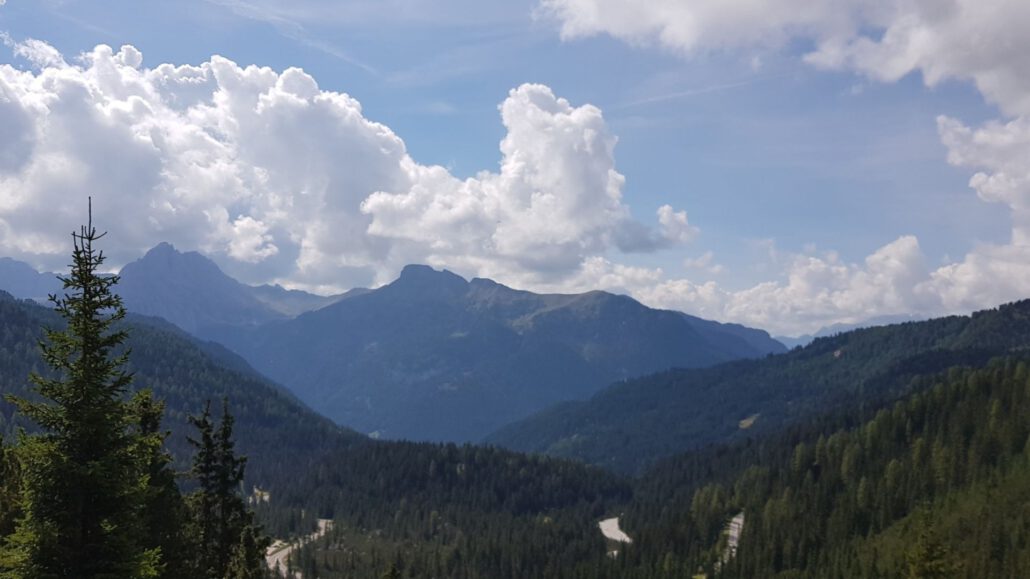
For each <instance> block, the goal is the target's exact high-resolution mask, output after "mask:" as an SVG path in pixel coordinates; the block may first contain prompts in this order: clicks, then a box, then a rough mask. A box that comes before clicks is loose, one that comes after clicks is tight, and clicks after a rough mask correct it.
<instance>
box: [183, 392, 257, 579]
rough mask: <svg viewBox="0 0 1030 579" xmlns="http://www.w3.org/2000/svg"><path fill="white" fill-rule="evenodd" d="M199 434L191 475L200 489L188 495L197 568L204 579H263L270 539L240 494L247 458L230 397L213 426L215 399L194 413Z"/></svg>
mask: <svg viewBox="0 0 1030 579" xmlns="http://www.w3.org/2000/svg"><path fill="white" fill-rule="evenodd" d="M190 422H191V423H192V424H193V425H194V426H195V427H196V428H197V431H198V436H197V437H196V438H190V439H189V442H190V443H191V444H192V445H193V446H194V447H195V448H196V449H197V452H196V454H195V455H194V459H193V469H192V474H193V476H194V478H195V479H196V481H197V484H198V486H199V489H198V490H197V491H195V492H194V493H193V494H192V495H191V496H190V497H189V505H190V510H191V517H192V525H193V528H194V536H195V537H196V540H197V545H196V546H195V549H194V552H195V554H196V555H195V563H194V565H195V568H196V569H197V571H198V572H199V573H200V574H201V575H202V576H204V577H212V578H219V579H254V578H257V577H265V576H266V575H267V572H268V570H267V567H266V565H265V551H266V550H267V549H268V546H269V544H270V543H271V541H270V540H269V539H268V537H266V536H265V535H264V534H263V533H262V532H261V529H260V528H259V527H258V526H257V525H256V524H255V523H254V514H253V512H251V511H250V510H249V509H248V508H247V505H246V503H245V502H244V500H243V497H242V496H240V489H241V487H242V484H243V477H244V473H245V470H246V464H247V460H246V457H240V456H237V455H236V448H235V446H236V445H235V442H234V441H233V438H232V432H233V423H234V421H233V417H232V415H231V414H230V413H229V407H228V400H224V399H223V401H222V418H221V421H220V423H219V425H218V428H217V429H216V428H215V425H214V423H213V421H212V420H211V403H210V402H208V404H207V405H206V406H205V407H204V411H203V412H202V413H201V414H200V416H191V417H190Z"/></svg>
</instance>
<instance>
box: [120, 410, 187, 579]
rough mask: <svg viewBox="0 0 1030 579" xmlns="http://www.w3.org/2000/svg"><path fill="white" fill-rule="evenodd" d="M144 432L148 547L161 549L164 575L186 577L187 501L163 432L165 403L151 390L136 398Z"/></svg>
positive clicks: (142, 456) (144, 506)
mask: <svg viewBox="0 0 1030 579" xmlns="http://www.w3.org/2000/svg"><path fill="white" fill-rule="evenodd" d="M133 406H134V412H135V415H136V417H137V420H138V424H137V428H138V431H139V434H140V437H139V440H138V445H139V446H138V447H137V452H138V459H139V461H140V463H141V464H142V466H143V469H144V470H143V472H144V475H145V476H146V483H147V486H146V489H145V492H144V496H143V504H142V513H141V519H140V520H141V524H142V526H143V535H142V540H143V544H144V546H146V547H147V548H150V549H160V554H161V561H162V565H161V568H160V570H159V571H160V577H162V578H166V579H186V578H187V577H188V576H189V572H188V571H187V567H186V560H187V559H188V554H187V552H188V547H187V540H186V537H185V524H186V515H187V513H186V504H185V502H184V501H183V499H182V495H181V494H180V492H179V487H178V485H177V484H176V481H175V472H173V471H172V469H171V463H172V456H171V454H169V453H168V451H167V450H165V448H164V442H165V440H166V439H167V438H168V435H169V433H168V432H162V431H161V418H162V416H163V415H164V408H165V405H164V402H161V401H158V400H155V399H154V397H153V394H152V393H151V392H150V391H149V390H143V391H141V392H139V393H137V394H136V396H135V397H134V398H133Z"/></svg>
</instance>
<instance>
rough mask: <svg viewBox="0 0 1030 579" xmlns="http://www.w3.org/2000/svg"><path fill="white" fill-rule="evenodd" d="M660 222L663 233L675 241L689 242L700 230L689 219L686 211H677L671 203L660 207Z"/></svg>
mask: <svg viewBox="0 0 1030 579" xmlns="http://www.w3.org/2000/svg"><path fill="white" fill-rule="evenodd" d="M658 224H659V225H661V229H662V235H663V236H664V237H665V238H666V239H668V240H669V241H672V242H674V243H689V242H691V241H693V240H694V238H695V237H697V234H698V233H699V232H700V230H699V229H698V228H697V227H694V226H693V225H691V224H690V223H689V222H688V221H687V212H686V211H676V210H674V209H673V208H672V206H671V205H662V206H661V207H659V208H658Z"/></svg>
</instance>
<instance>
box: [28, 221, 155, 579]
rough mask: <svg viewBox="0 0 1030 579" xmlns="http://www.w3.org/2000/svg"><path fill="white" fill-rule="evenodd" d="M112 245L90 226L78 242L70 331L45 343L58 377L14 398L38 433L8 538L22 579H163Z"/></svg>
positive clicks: (67, 310)
mask: <svg viewBox="0 0 1030 579" xmlns="http://www.w3.org/2000/svg"><path fill="white" fill-rule="evenodd" d="M101 237H103V234H98V233H97V231H96V229H95V228H94V227H93V224H92V211H91V215H90V219H89V222H88V224H87V225H86V226H83V227H82V228H81V229H80V231H79V232H78V233H73V234H72V240H73V246H74V250H73V253H72V264H71V273H70V274H69V275H68V277H62V278H61V281H62V282H63V283H64V290H63V295H62V296H61V297H58V296H56V295H52V296H50V300H51V302H53V304H54V307H55V309H56V310H57V312H58V313H59V314H60V315H61V316H62V317H63V318H64V320H65V322H66V324H67V325H66V327H65V328H63V329H52V328H51V329H47V330H46V332H45V336H46V339H45V340H44V341H43V342H41V343H40V348H41V350H42V356H43V360H44V361H45V362H46V364H47V365H48V366H50V368H51V369H52V370H53V372H52V373H50V374H48V375H46V376H44V375H40V374H33V375H32V376H31V377H30V378H31V381H32V383H33V384H34V386H35V391H36V393H37V394H38V396H39V400H27V399H12V402H14V403H15V404H16V405H17V407H18V410H19V411H20V412H21V413H22V414H24V415H25V416H27V417H28V418H30V419H31V420H33V421H34V422H35V423H36V424H37V425H38V426H39V429H40V432H39V433H37V434H32V435H28V434H24V433H23V434H22V435H21V440H20V445H19V446H18V448H17V451H16V452H17V456H18V461H19V464H20V467H21V471H22V473H21V474H22V485H21V487H22V488H21V508H22V512H23V514H22V517H21V518H20V519H19V521H18V524H17V530H16V531H15V533H14V534H13V535H11V537H10V539H9V545H8V546H9V552H13V553H14V554H15V555H16V556H15V557H14V559H15V561H13V566H14V568H13V570H12V573H13V575H14V576H16V577H20V578H23V579H36V578H46V579H57V578H60V579H65V578H67V579H93V578H96V579H101V578H102V579H115V578H118V579H121V578H143V577H155V576H156V574H157V567H158V562H159V561H158V558H159V551H158V550H157V549H148V548H147V547H146V546H145V545H144V544H143V543H142V541H141V528H140V517H139V514H140V510H141V508H142V503H143V497H144V494H145V489H146V485H147V483H146V477H145V476H144V474H143V473H142V472H141V470H142V469H141V465H140V461H139V460H138V450H139V448H140V445H141V434H140V433H139V431H138V429H136V428H135V422H136V418H135V416H134V413H133V407H132V404H131V402H129V401H128V400H126V391H127V389H128V387H129V385H130V383H131V381H132V376H131V375H130V374H129V373H128V372H126V371H125V370H124V366H125V363H126V362H127V359H128V358H127V356H128V354H127V353H126V352H123V353H121V354H118V353H117V350H118V349H119V348H120V346H121V345H122V343H123V342H124V340H125V338H126V334H125V331H124V330H118V329H115V328H114V325H115V324H117V323H118V322H119V321H120V320H122V318H124V316H125V308H124V307H123V306H122V301H121V299H120V298H119V297H118V295H116V294H115V293H113V291H112V286H114V285H115V284H116V283H118V277H117V276H109V275H105V274H102V273H101V272H100V268H101V266H102V265H103V263H104V255H103V252H101V251H98V250H97V249H95V248H94V242H96V241H97V240H99V239H100V238H101Z"/></svg>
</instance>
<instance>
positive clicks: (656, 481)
mask: <svg viewBox="0 0 1030 579" xmlns="http://www.w3.org/2000/svg"><path fill="white" fill-rule="evenodd" d="M99 238H100V236H99V235H97V233H96V231H95V230H94V229H93V228H92V226H91V225H88V226H86V227H84V228H83V229H82V230H81V231H80V232H79V233H77V234H76V235H75V237H74V241H75V244H74V251H73V255H72V258H73V259H72V261H73V264H72V269H71V273H70V274H69V275H68V277H67V278H66V279H65V280H64V283H65V288H64V292H62V294H61V295H60V296H54V299H53V306H54V308H53V310H52V311H51V310H48V309H46V308H43V307H41V306H38V305H35V304H31V303H28V302H19V301H17V300H14V299H12V298H10V297H2V296H0V324H2V325H0V361H2V363H3V369H4V370H3V372H2V373H0V380H2V388H3V391H4V392H5V393H6V395H7V398H6V402H5V404H4V406H3V413H2V414H0V418H2V420H3V445H2V447H0V451H2V455H0V458H2V460H0V474H2V479H0V535H2V536H3V543H2V549H0V572H2V573H3V576H5V577H11V578H36V577H39V578H43V577H61V578H63V577H68V578H72V577H75V578H85V577H98V578H99V577H166V578H187V579H188V578H211V577H215V578H226V579H230V578H231V579H236V578H255V577H273V576H276V575H285V576H294V574H296V573H300V575H301V576H303V577H324V578H345V577H354V578H366V577H369V578H377V577H438V578H445V577H446V578H452V577H453V578H480V577H481V578H494V577H570V578H576V577H582V578H588V577H612V578H615V577H629V578H634V577H639V578H650V577H693V576H707V577H812V578H821V577H877V578H893V577H897V578H915V577H968V578H976V577H1012V578H1016V577H1023V576H1025V572H1026V570H1027V569H1030V490H1028V489H1030V421H1028V417H1030V358H1027V357H1026V351H1027V346H1028V345H1030V344H1028V342H1027V339H1026V337H1027V336H1028V335H1030V332H1028V331H1027V330H1028V326H1027V324H1028V320H1030V315H1027V312H1028V311H1030V304H1027V303H1019V304H1011V305H1008V306H1004V307H1002V308H999V309H997V310H993V311H989V312H983V313H980V314H978V315H976V316H974V317H973V318H951V319H947V320H943V321H935V322H927V323H924V324H906V325H904V326H900V327H896V328H892V329H889V330H869V331H860V332H857V333H853V334H848V335H844V336H840V337H835V338H826V339H822V340H817V341H816V343H814V344H812V345H811V346H808V347H807V348H804V349H801V350H795V351H794V352H791V353H788V354H783V355H779V356H771V357H769V358H766V359H764V360H759V361H744V362H730V363H728V364H726V365H723V366H720V367H717V368H714V369H711V370H705V369H701V370H693V371H683V376H682V377H678V376H677V375H676V374H669V373H664V374H658V375H655V376H654V377H653V378H650V379H641V380H640V381H639V383H640V384H641V387H640V388H639V389H638V391H639V393H640V395H641V396H652V395H653V388H654V387H653V386H651V385H650V383H649V382H648V380H651V381H653V382H654V383H655V384H657V385H659V387H661V388H665V389H676V388H686V389H691V388H697V384H698V382H699V381H701V380H704V378H705V377H711V376H715V377H718V382H717V383H718V384H719V385H720V386H721V387H722V388H724V389H725V390H724V391H723V392H722V393H721V394H720V396H721V398H722V399H723V407H726V406H728V407H730V408H736V407H737V406H738V404H737V403H735V402H733V400H734V399H741V398H740V397H749V398H751V402H752V403H754V397H753V396H752V395H751V394H752V391H751V390H749V389H748V388H741V389H740V390H739V391H734V389H733V385H734V380H733V376H740V375H743V376H746V377H747V378H748V383H749V384H751V383H754V381H756V380H761V379H762V378H763V377H765V378H766V382H767V383H769V384H774V385H775V384H778V383H780V382H784V383H786V382H790V381H791V380H794V381H795V383H797V384H799V385H800V387H797V388H795V389H793V390H790V389H784V388H781V387H779V386H776V388H777V389H778V391H779V392H780V396H781V397H782V396H784V395H785V392H793V395H794V396H796V399H795V400H796V403H795V402H789V401H788V407H789V408H791V410H790V411H789V412H782V411H780V414H778V415H777V414H776V412H777V409H778V408H781V407H782V403H783V400H782V399H777V400H776V401H775V404H770V405H769V406H768V407H767V408H769V410H768V414H769V415H772V416H777V419H776V421H775V422H774V423H773V424H769V425H764V427H763V428H756V429H754V430H751V429H750V426H751V423H753V422H754V420H751V421H750V423H749V424H748V425H747V426H748V428H745V427H744V426H743V425H741V426H740V427H739V430H738V431H736V432H733V433H732V435H729V436H723V437H721V438H720V437H715V436H713V437H709V438H703V439H698V440H695V441H694V443H692V444H690V445H685V444H682V443H678V442H677V440H678V437H681V436H682V434H681V432H679V431H676V430H675V429H674V430H672V431H670V432H669V433H668V434H669V438H663V437H662V436H661V433H655V434H654V436H653V440H652V441H651V442H652V444H653V445H654V448H657V449H663V451H662V452H663V453H664V455H665V458H662V459H660V460H651V461H649V462H647V463H646V466H645V468H642V469H640V470H639V471H638V473H637V474H636V475H634V476H632V477H630V476H626V475H622V474H618V473H616V472H611V471H607V470H603V469H601V468H598V467H596V466H587V465H584V464H582V463H579V462H574V461H571V460H567V459H560V458H549V457H546V456H543V455H530V454H522V453H518V452H513V451H509V450H504V449H500V448H496V447H490V446H475V445H461V446H459V445H454V444H436V443H410V442H387V441H375V440H371V439H368V438H365V437H363V436H361V435H359V434H357V433H354V432H352V431H349V430H347V429H345V428H341V427H337V426H335V425H333V424H332V423H330V422H329V421H327V420H325V419H323V418H321V417H319V416H318V415H317V414H316V413H314V412H313V411H312V410H311V409H309V408H307V407H305V406H304V405H303V404H302V403H300V402H299V401H297V400H296V399H295V398H294V397H293V396H292V395H290V394H289V393H288V392H286V391H284V390H282V389H281V388H280V387H279V386H277V385H275V384H273V383H271V382H269V381H267V380H266V379H264V378H263V377H261V376H260V375H259V374H257V373H256V372H255V371H253V370H252V369H250V367H249V366H248V365H247V364H246V362H244V361H243V360H241V359H239V358H238V357H236V356H235V355H234V354H232V353H231V352H229V351H228V350H225V349H224V348H222V347H220V346H218V345H217V344H213V343H208V342H202V341H198V340H196V339H194V338H192V337H190V336H188V335H186V334H184V333H183V332H181V331H179V330H177V329H176V328H174V327H172V326H170V325H168V324H166V323H164V322H162V321H160V320H156V319H148V318H141V317H136V316H131V315H127V314H126V312H125V310H124V308H123V307H122V306H121V302H120V299H119V297H118V295H117V282H118V278H117V276H110V275H104V274H101V273H100V271H99V268H100V267H101V266H102V264H103V260H104V257H103V254H102V252H100V251H99V250H98V249H96V248H94V243H95V242H96V241H97V240H98V239H99ZM863 332H864V333H863ZM885 336H887V337H889V339H888V340H885V339H884V337H885ZM841 352H846V354H845V356H846V357H844V358H842V355H841ZM844 377H846V379H845V378H844ZM831 378H832V380H833V381H835V383H838V384H846V388H845V389H844V390H842V391H841V392H839V393H837V394H827V393H826V392H824V391H818V392H817V395H815V396H809V397H805V392H806V390H818V388H816V387H815V386H813V385H820V384H825V383H826V382H825V381H826V380H830V379H831ZM613 388H618V389H619V391H620V392H622V393H623V394H621V395H622V396H626V394H625V392H626V385H625V384H618V385H616V386H614V387H613ZM604 396H605V395H602V396H601V398H600V399H601V400H603V399H604ZM859 396H861V403H855V401H856V400H857V399H858V398H857V397H859ZM760 410H765V407H763V408H760ZM770 422H772V421H770ZM636 444H638V443H637V442H634V443H633V445H629V446H628V447H626V448H630V449H633V448H636ZM677 444H680V448H681V449H682V450H681V451H680V452H678V453H677V452H673V453H671V454H670V453H667V452H665V450H664V449H668V448H676V445H677ZM610 451H611V452H612V453H613V454H612V459H611V462H612V463H613V464H630V463H631V462H627V461H633V460H634V457H633V456H632V455H627V454H620V452H623V453H624V452H625V450H624V449H620V448H618V447H616V448H612V449H610ZM593 452H596V451H593ZM613 516H618V517H620V521H621V526H622V528H623V529H624V530H625V531H626V532H627V533H628V534H629V536H630V537H632V543H615V542H612V541H609V540H606V539H605V537H604V536H603V535H602V534H601V532H600V530H599V529H598V522H599V521H600V520H602V519H605V518H609V517H613ZM319 521H331V523H329V524H328V525H327V526H324V527H323V528H324V529H325V533H324V534H321V535H317V534H316V535H314V536H312V538H311V539H310V540H308V541H306V542H304V543H303V544H302V545H300V546H298V547H297V548H295V550H293V552H292V555H291V556H289V557H286V558H285V559H283V560H282V561H280V563H279V567H278V568H277V569H269V568H268V567H267V565H266V562H265V554H266V552H267V551H268V550H269V547H270V545H271V544H272V538H273V537H276V538H279V539H290V538H296V537H303V536H309V535H312V533H313V532H314V530H315V529H316V528H318V525H319V524H320V523H319ZM731 521H738V524H739V527H738V531H735V532H734V534H733V535H732V536H731V534H730V533H728V529H729V527H730V522H731ZM321 524H323V525H325V523H321ZM731 543H732V544H731Z"/></svg>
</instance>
